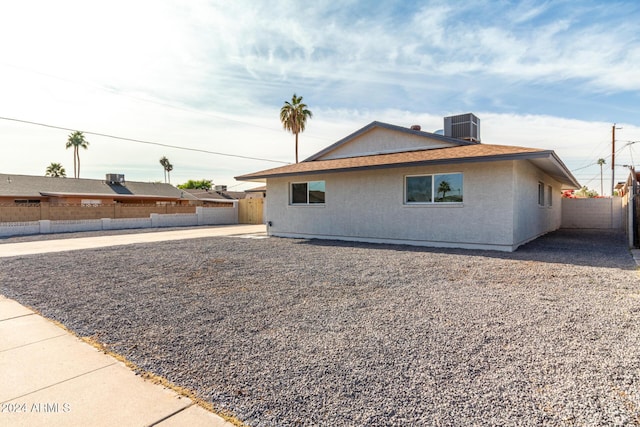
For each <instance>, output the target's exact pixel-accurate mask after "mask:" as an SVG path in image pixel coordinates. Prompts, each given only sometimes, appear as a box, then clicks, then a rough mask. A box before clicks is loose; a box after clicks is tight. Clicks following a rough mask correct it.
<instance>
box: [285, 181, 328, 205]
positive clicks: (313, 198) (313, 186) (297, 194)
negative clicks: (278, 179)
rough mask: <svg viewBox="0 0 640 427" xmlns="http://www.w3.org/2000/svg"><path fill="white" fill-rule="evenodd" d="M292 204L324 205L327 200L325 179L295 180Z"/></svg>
mask: <svg viewBox="0 0 640 427" xmlns="http://www.w3.org/2000/svg"><path fill="white" fill-rule="evenodd" d="M290 195H291V198H290V201H291V204H292V205H322V204H324V201H325V183H324V181H309V182H293V183H291V189H290Z"/></svg>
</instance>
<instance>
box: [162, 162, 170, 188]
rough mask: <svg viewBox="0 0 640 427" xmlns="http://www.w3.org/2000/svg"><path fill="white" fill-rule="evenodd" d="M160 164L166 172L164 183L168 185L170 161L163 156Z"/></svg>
mask: <svg viewBox="0 0 640 427" xmlns="http://www.w3.org/2000/svg"><path fill="white" fill-rule="evenodd" d="M160 164H161V165H162V169H163V171H164V182H165V184H166V183H167V165H168V164H169V159H167V158H166V157H165V156H162V158H161V159H160Z"/></svg>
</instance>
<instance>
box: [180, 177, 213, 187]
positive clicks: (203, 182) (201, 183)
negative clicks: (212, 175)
mask: <svg viewBox="0 0 640 427" xmlns="http://www.w3.org/2000/svg"><path fill="white" fill-rule="evenodd" d="M177 187H178V188H180V189H181V190H211V187H213V182H212V181H211V180H210V179H200V180H194V179H190V180H189V181H187V182H185V183H184V184H180V185H178V186H177Z"/></svg>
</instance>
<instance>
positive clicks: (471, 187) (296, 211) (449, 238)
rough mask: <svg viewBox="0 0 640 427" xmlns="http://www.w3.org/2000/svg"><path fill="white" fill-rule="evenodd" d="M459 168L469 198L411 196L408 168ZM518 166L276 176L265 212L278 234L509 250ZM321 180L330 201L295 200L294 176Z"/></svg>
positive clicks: (271, 229)
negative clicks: (410, 200)
mask: <svg viewBox="0 0 640 427" xmlns="http://www.w3.org/2000/svg"><path fill="white" fill-rule="evenodd" d="M456 172H462V173H463V197H464V199H463V203H462V204H431V205H407V204H405V203H404V185H405V184H404V178H405V176H406V175H415V174H432V173H456ZM513 173H514V166H513V162H512V161H504V162H493V163H491V164H490V165H487V164H481V163H466V164H454V165H440V166H431V167H425V166H420V167H407V168H398V169H395V168H394V169H383V170H370V171H362V172H345V173H334V174H325V175H310V176H304V178H302V179H299V178H294V179H291V178H271V179H268V182H267V185H268V188H269V197H267V199H266V202H267V210H266V212H267V218H266V220H267V221H270V222H271V225H270V226H269V233H270V234H271V235H274V236H284V237H316V238H328V239H341V240H359V241H370V242H389V243H403V244H413V245H423V246H436V247H463V248H483V249H496V250H506V251H510V250H513V249H514V247H513V244H514V241H513V236H514V230H513V227H514V223H513V201H514V197H515V196H514V190H515V189H514V178H513ZM315 180H324V181H325V183H326V201H325V204H324V205H315V206H314V205H309V206H291V205H290V204H289V184H290V183H291V182H303V181H315ZM536 189H537V187H536ZM536 200H537V199H536Z"/></svg>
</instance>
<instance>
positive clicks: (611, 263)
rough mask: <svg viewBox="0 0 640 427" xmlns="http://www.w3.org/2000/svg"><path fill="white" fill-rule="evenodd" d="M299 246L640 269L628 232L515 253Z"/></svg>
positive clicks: (558, 239)
mask: <svg viewBox="0 0 640 427" xmlns="http://www.w3.org/2000/svg"><path fill="white" fill-rule="evenodd" d="M299 244H308V245H316V246H336V247H358V248H371V249H387V250H389V249H391V250H397V251H402V252H420V253H444V254H459V255H466V256H479V257H489V258H498V259H512V260H522V261H538V262H548V263H557V264H568V265H583V266H591V267H605V268H619V269H622V270H634V269H636V268H637V266H636V264H635V261H634V260H633V257H632V256H631V252H630V251H629V247H628V245H627V240H626V236H625V234H624V232H622V231H617V230H597V229H560V230H556V231H553V232H551V233H548V234H545V235H544V236H541V237H539V238H537V239H535V240H533V241H531V242H529V243H527V244H525V245H522V246H520V247H519V248H518V249H517V250H516V251H515V252H500V251H487V250H471V249H449V248H428V247H422V246H410V245H390V244H376V243H360V242H347V241H341V240H320V239H310V240H303V241H300V242H299Z"/></svg>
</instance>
